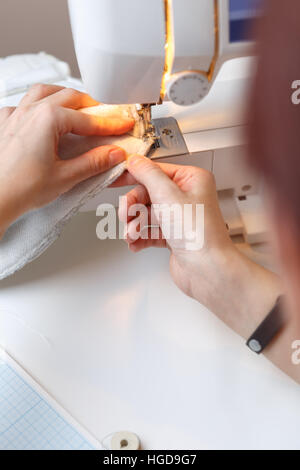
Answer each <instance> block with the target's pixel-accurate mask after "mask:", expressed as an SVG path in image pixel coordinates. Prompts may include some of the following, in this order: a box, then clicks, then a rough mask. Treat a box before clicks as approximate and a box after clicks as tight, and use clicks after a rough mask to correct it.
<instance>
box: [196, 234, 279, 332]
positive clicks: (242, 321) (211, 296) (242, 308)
mask: <svg viewBox="0 0 300 470" xmlns="http://www.w3.org/2000/svg"><path fill="white" fill-rule="evenodd" d="M208 258H209V262H207V263H206V265H205V266H204V268H205V271H206V273H203V274H204V275H205V274H206V275H207V276H209V277H208V280H209V283H207V284H206V287H205V288H206V289H208V292H207V293H205V292H204V289H203V286H201V285H200V283H201V279H199V275H198V276H196V277H194V279H193V281H192V286H193V295H192V296H193V297H194V298H195V299H196V300H198V301H199V302H200V303H202V304H204V305H205V306H207V307H208V308H209V309H210V310H211V311H213V312H214V313H215V314H216V315H217V316H218V317H219V318H220V319H221V320H222V321H223V322H224V323H226V324H227V325H228V326H229V327H230V328H231V329H233V330H234V331H236V332H237V333H238V334H240V335H241V336H243V337H244V338H246V339H247V338H248V337H249V336H250V335H251V334H252V333H253V331H254V330H255V329H256V328H257V326H258V325H259V324H260V323H261V322H262V320H263V319H264V318H265V317H266V316H267V315H268V313H269V312H270V311H271V309H272V308H273V307H274V305H275V303H276V300H277V298H278V297H279V296H280V295H281V294H282V288H281V282H280V279H279V277H278V276H277V275H276V274H274V273H272V272H271V271H268V270H267V269H265V268H263V267H262V266H260V265H258V264H256V263H254V262H253V261H251V260H250V259H249V258H247V257H246V256H245V255H244V254H242V253H241V252H240V251H239V250H238V249H237V248H236V247H235V246H234V244H233V243H232V244H231V245H228V246H227V247H226V248H224V250H217V251H216V250H215V251H214V252H213V253H210V255H209V257H208ZM203 274H202V277H203ZM197 278H198V279H197ZM208 284H209V285H208Z"/></svg>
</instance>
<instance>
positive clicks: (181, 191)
mask: <svg viewBox="0 0 300 470" xmlns="http://www.w3.org/2000/svg"><path fill="white" fill-rule="evenodd" d="M118 184H119V185H120V184H137V185H136V186H135V188H134V189H132V190H131V191H130V192H129V193H128V194H127V195H126V197H125V198H124V199H123V202H122V203H121V205H120V209H119V217H120V219H121V221H122V222H124V223H127V238H126V241H127V243H128V245H129V248H130V249H131V251H133V252H138V251H140V250H143V249H145V248H149V247H168V248H169V249H170V252H171V257H170V271H171V275H172V277H173V279H174V281H175V283H176V284H177V286H178V287H179V288H180V289H181V290H182V291H183V292H184V293H186V294H187V295H189V296H191V297H193V298H194V299H196V300H198V301H199V302H200V303H201V304H203V305H205V306H206V307H208V308H209V309H210V310H211V311H213V312H214V313H216V314H217V315H218V317H219V318H221V319H222V320H223V321H224V322H225V323H227V324H228V325H229V326H230V327H231V328H232V329H234V330H235V331H237V332H238V333H239V334H241V335H243V336H245V337H248V336H250V334H251V333H252V332H253V331H254V329H256V327H257V325H258V324H259V323H260V322H261V321H262V320H263V318H264V317H265V316H266V315H267V313H268V312H269V311H270V310H271V308H272V307H273V305H274V304H275V302H276V299H277V297H278V295H279V294H280V291H281V287H280V281H279V279H278V277H277V276H276V275H275V274H273V273H271V272H270V271H267V270H266V269H264V268H262V267H261V266H259V265H257V264H255V263H253V262H252V261H251V260H249V259H248V258H247V257H246V256H244V255H243V254H242V253H240V252H239V251H238V250H237V248H236V247H235V245H234V244H233V242H232V241H231V239H230V237H229V235H228V230H227V228H226V225H225V222H224V220H223V217H222V214H221V211H220V208H219V204H218V197H217V191H216V185H215V180H214V176H213V175H212V174H211V173H210V172H208V171H206V170H203V169H200V168H194V167H189V166H177V165H169V164H156V163H154V162H152V161H151V160H149V159H148V158H146V157H141V156H136V155H135V156H131V157H130V158H129V159H128V174H127V176H126V175H125V176H124V177H123V179H122V180H121V181H119V182H118ZM135 204H143V205H146V206H147V207H148V220H146V221H145V224H144V225H145V226H146V227H147V225H151V222H152V224H153V217H152V219H151V213H152V216H153V213H154V218H155V223H156V224H159V226H160V233H159V237H158V238H156V239H153V238H151V233H150V230H149V229H147V231H148V237H147V238H145V235H143V236H141V235H140V236H139V233H138V232H139V231H138V232H137V230H136V229H137V224H138V223H139V219H140V217H138V218H135V217H132V216H130V215H129V212H130V208H131V207H133V205H135ZM173 204H177V205H179V206H180V207H181V208H183V207H184V205H186V204H190V205H191V206H192V207H193V209H194V212H193V213H194V215H195V213H196V211H195V207H196V205H197V204H202V205H203V206H204V244H203V246H202V247H201V246H200V245H199V246H198V245H197V243H196V244H195V243H193V242H192V244H191V240H190V236H189V235H190V232H189V233H188V234H187V233H186V232H185V230H183V237H182V239H180V240H178V239H174V238H173V237H172V235H171V236H170V237H169V238H167V239H166V237H165V234H164V233H163V232H164V228H163V219H164V211H168V208H170V207H171V205H173ZM155 205H157V206H155ZM151 207H152V210H151ZM153 207H156V210H153ZM158 207H160V208H161V210H160V211H159V216H158V215H157V214H158V212H157V208H158ZM166 217H168V215H166ZM181 223H182V221H181ZM194 227H195V220H194ZM142 233H143V232H142V231H140V234H142ZM171 234H172V231H171ZM187 235H188V236H187ZM200 239H201V237H200Z"/></svg>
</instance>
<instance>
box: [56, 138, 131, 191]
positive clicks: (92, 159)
mask: <svg viewBox="0 0 300 470" xmlns="http://www.w3.org/2000/svg"><path fill="white" fill-rule="evenodd" d="M125 159H126V152H125V150H123V149H122V148H120V147H116V146H115V145H103V146H101V147H97V148H94V149H92V150H89V151H88V152H86V153H84V154H83V155H81V156H79V157H76V158H73V159H71V160H68V161H64V162H61V178H62V180H63V181H64V184H65V185H66V186H67V187H68V188H72V187H73V186H75V185H76V184H78V183H81V182H82V181H84V180H86V179H88V178H91V177H92V176H96V175H99V174H100V173H104V172H105V171H107V170H109V169H110V168H112V167H114V166H115V165H117V164H118V163H121V162H123V161H124V160H125Z"/></svg>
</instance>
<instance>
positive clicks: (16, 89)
mask: <svg viewBox="0 0 300 470" xmlns="http://www.w3.org/2000/svg"><path fill="white" fill-rule="evenodd" d="M69 76H70V68H69V66H68V64H66V63H65V62H61V61H60V60H58V59H56V58H55V57H53V56H51V55H48V54H45V52H40V53H39V54H22V55H13V56H9V57H5V58H0V98H3V97H5V96H9V95H15V94H17V93H21V92H22V91H26V90H27V89H28V88H29V87H30V86H32V85H34V84H35V83H54V82H58V81H61V80H65V79H66V78H68V77H69Z"/></svg>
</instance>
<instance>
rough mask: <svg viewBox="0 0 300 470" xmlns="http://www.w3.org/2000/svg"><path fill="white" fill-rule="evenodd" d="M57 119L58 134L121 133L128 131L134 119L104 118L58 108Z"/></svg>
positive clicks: (106, 134) (105, 134) (102, 134)
mask: <svg viewBox="0 0 300 470" xmlns="http://www.w3.org/2000/svg"><path fill="white" fill-rule="evenodd" d="M59 111H60V113H59V115H60V119H59V120H58V125H59V129H58V130H59V134H60V135H64V134H68V133H70V132H71V133H72V134H77V135H83V136H90V135H101V136H108V135H122V134H126V132H128V131H130V130H131V129H132V128H133V126H134V119H129V118H125V117H124V118H121V117H118V118H105V117H98V116H93V115H91V114H84V113H81V112H80V111H75V110H73V109H63V108H60V109H59Z"/></svg>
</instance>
